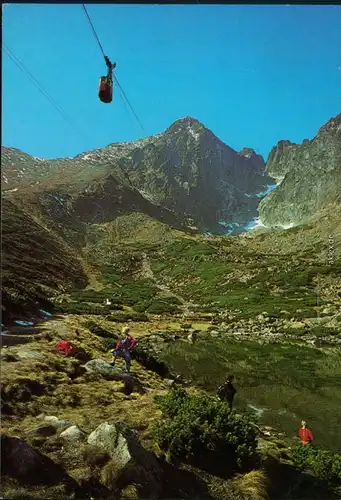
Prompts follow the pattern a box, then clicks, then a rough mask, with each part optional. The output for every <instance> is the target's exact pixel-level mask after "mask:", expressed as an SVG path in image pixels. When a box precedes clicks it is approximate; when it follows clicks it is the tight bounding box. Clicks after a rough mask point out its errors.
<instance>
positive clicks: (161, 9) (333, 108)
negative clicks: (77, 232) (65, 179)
mask: <svg viewBox="0 0 341 500" xmlns="http://www.w3.org/2000/svg"><path fill="white" fill-rule="evenodd" d="M88 11H89V14H90V16H91V18H92V21H93V23H94V25H95V28H96V30H97V32H98V35H99V37H100V39H101V42H102V44H103V46H104V50H105V52H106V53H107V54H108V55H109V57H110V58H111V59H112V60H114V61H116V62H117V72H116V74H117V78H118V80H119V82H120V84H121V86H122V88H123V90H124V91H125V93H126V94H127V96H128V98H129V100H130V101H131V103H132V105H133V107H134V109H135V111H136V113H137V115H138V116H139V118H140V120H141V122H142V123H143V126H144V128H145V132H144V131H143V130H142V129H141V128H140V126H139V124H138V123H137V122H136V120H135V118H134V116H133V115H132V113H131V111H130V110H129V108H128V106H127V105H125V104H124V101H123V99H122V98H121V96H120V94H119V92H118V90H117V89H116V90H115V95H114V102H113V103H112V104H110V105H109V104H103V103H101V102H100V101H99V99H98V98H97V85H98V79H99V76H100V75H102V74H105V72H106V69H105V65H104V61H103V58H102V55H101V53H100V51H99V48H98V46H97V44H96V41H95V39H94V36H93V34H92V32H91V30H90V27H89V24H88V22H87V20H86V17H85V15H84V12H83V10H82V7H81V5H79V4H78V5H76V4H75V5H70V4H69V5H58V4H54V5H39V4H11V5H9V6H7V7H6V8H5V10H4V15H3V41H4V42H5V43H6V44H7V45H8V46H9V48H10V49H11V50H12V51H13V53H14V54H15V56H16V57H18V58H19V59H20V61H21V62H22V63H23V64H24V65H25V66H26V67H27V68H28V69H29V71H30V72H31V73H32V74H33V75H34V77H35V78H36V79H37V80H38V81H39V82H40V83H41V84H42V86H43V87H44V88H45V89H46V90H47V91H48V92H49V93H50V94H51V95H52V97H53V98H54V99H55V100H56V101H57V102H58V104H60V105H61V106H62V107H63V108H64V110H65V111H66V113H67V114H68V115H69V116H70V117H71V118H72V119H73V120H74V121H75V122H76V123H77V124H78V126H77V127H73V126H70V125H69V124H68V123H67V122H66V121H65V120H64V119H63V118H62V117H61V116H60V115H59V113H58V112H57V111H56V110H55V109H54V108H53V107H52V105H51V104H50V103H49V102H48V101H47V100H46V99H45V98H44V97H43V96H42V95H41V94H40V93H39V91H38V90H37V89H36V88H35V87H34V86H33V85H32V83H31V82H30V80H29V79H28V78H27V76H26V74H24V73H22V72H21V71H20V70H19V69H18V68H17V67H16V66H15V65H14V64H13V62H12V61H11V60H10V59H9V58H8V57H7V56H6V55H3V76H2V78H3V80H2V83H3V87H2V99H3V109H2V120H3V121H2V144H3V145H5V146H10V147H16V148H19V149H21V150H23V151H25V152H27V153H29V154H32V155H34V156H40V157H44V158H53V157H63V156H75V155H76V154H79V153H81V152H83V151H87V150H91V149H95V148H98V147H104V146H106V145H107V144H110V143H112V142H119V141H132V140H136V139H139V138H141V137H144V136H147V135H153V134H156V133H159V132H162V131H163V130H165V129H166V128H167V127H168V126H169V125H170V124H171V123H172V122H174V121H175V120H177V119H178V118H181V117H184V116H193V117H195V118H197V119H199V120H200V121H201V122H202V123H203V124H204V125H205V126H206V127H208V128H210V129H211V130H212V131H213V132H214V133H215V134H216V135H217V136H218V137H219V138H220V139H221V140H223V141H224V142H225V143H226V144H228V145H230V146H231V147H233V148H234V149H236V150H240V149H241V148H242V147H244V146H247V147H252V148H254V149H255V150H256V151H257V152H259V153H261V154H263V155H264V156H265V157H267V155H268V153H269V151H270V149H271V148H272V147H273V146H274V145H275V144H276V143H277V141H279V140H281V139H289V140H291V141H293V142H301V141H302V140H303V139H305V138H312V137H313V136H314V135H315V134H316V132H317V130H318V129H319V127H320V126H322V125H323V124H324V123H325V122H326V121H327V120H328V119H329V118H331V117H332V116H335V115H336V114H337V113H339V112H341V50H340V47H341V7H340V6H336V5H334V6H332V5H331V6H285V5H282V6H275V5H269V6H268V5H260V6H252V5H251V6H248V5H231V6H230V5H198V4H193V5H115V4H114V5H105V4H98V5H97V4H89V5H88ZM80 130H81V131H82V132H81V133H80V132H79V131H80ZM82 134H84V135H85V136H86V137H83V135H82Z"/></svg>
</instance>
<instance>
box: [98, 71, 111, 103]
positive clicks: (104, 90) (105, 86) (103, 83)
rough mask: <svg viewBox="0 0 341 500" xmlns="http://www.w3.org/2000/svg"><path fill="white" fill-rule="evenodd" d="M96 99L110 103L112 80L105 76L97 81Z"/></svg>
mask: <svg viewBox="0 0 341 500" xmlns="http://www.w3.org/2000/svg"><path fill="white" fill-rule="evenodd" d="M98 97H99V98H100V100H101V101H102V102H105V103H107V104H108V103H110V102H111V101H112V80H111V79H110V78H108V77H107V76H101V78H100V79H99V88H98Z"/></svg>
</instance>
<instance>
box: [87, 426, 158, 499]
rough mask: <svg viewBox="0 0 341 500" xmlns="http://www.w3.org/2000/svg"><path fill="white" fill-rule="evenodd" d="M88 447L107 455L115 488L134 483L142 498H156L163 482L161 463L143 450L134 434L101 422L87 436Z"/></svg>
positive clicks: (123, 428)
mask: <svg viewBox="0 0 341 500" xmlns="http://www.w3.org/2000/svg"><path fill="white" fill-rule="evenodd" d="M88 444H89V445H91V446H94V447H96V448H98V447H99V448H102V449H103V451H104V452H105V453H107V454H108V455H109V456H110V458H111V466H112V467H113V468H114V469H115V471H116V486H117V487H118V488H119V489H123V488H125V487H127V486H128V485H129V484H137V485H139V489H140V490H141V493H143V494H144V496H143V498H159V497H160V494H161V492H162V483H163V471H162V467H161V464H160V462H159V460H158V459H157V457H156V456H155V455H154V454H153V453H151V452H149V451H147V450H145V449H144V448H143V446H142V445H141V443H140V442H139V440H138V437H137V435H136V433H135V432H134V431H132V430H130V429H128V428H127V427H126V426H125V425H124V424H122V423H120V422H116V423H113V424H110V423H108V422H104V423H102V424H100V425H99V426H98V427H97V429H95V430H94V431H93V432H92V433H91V434H90V436H89V437H88ZM107 467H108V466H107ZM109 467H110V465H109Z"/></svg>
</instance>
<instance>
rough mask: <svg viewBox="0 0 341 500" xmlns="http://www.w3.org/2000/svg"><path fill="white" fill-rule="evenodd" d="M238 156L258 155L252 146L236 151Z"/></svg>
mask: <svg viewBox="0 0 341 500" xmlns="http://www.w3.org/2000/svg"><path fill="white" fill-rule="evenodd" d="M238 154H239V155H240V156H244V157H245V158H253V157H255V156H260V155H258V154H257V153H256V151H255V150H254V149H252V148H247V147H244V148H243V149H242V150H241V151H239V152H238Z"/></svg>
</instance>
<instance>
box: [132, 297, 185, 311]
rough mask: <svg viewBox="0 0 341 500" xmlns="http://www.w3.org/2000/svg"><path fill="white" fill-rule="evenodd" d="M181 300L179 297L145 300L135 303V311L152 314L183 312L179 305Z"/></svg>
mask: <svg viewBox="0 0 341 500" xmlns="http://www.w3.org/2000/svg"><path fill="white" fill-rule="evenodd" d="M179 304H181V301H180V300H179V299H178V298H177V297H162V298H156V299H152V300H144V301H141V302H138V303H137V304H135V305H134V309H135V311H138V312H144V311H146V312H148V313H150V314H165V313H169V314H177V313H180V312H181V309H179V307H178V305H179Z"/></svg>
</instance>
